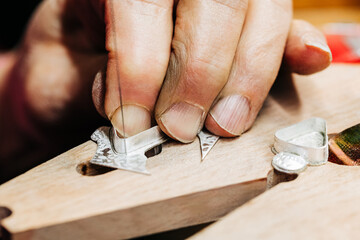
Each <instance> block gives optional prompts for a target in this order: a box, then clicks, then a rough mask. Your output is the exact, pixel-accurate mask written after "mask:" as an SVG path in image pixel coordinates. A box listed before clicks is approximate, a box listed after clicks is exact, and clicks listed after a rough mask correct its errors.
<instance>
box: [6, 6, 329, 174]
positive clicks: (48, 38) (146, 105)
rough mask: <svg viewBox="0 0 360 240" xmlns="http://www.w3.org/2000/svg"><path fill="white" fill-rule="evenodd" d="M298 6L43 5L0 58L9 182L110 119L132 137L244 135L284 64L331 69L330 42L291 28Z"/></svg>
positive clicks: (302, 25)
mask: <svg viewBox="0 0 360 240" xmlns="http://www.w3.org/2000/svg"><path fill="white" fill-rule="evenodd" d="M291 5H292V4H291V1H289V0H210V1H209V0H180V1H175V2H173V1H172V0H160V1H159V0H158V1H152V0H147V1H145V0H132V1H131V0H127V1H113V2H110V1H106V0H46V1H44V2H43V3H42V4H41V5H40V6H39V8H38V9H37V11H36V13H35V14H34V16H33V18H32V20H31V22H30V23H29V26H28V28H27V31H26V35H25V36H24V39H23V41H22V44H21V45H20V46H19V48H18V49H17V50H16V52H13V53H10V54H7V55H3V56H1V57H0V64H1V60H3V62H5V63H4V64H3V65H2V71H0V97H1V99H0V116H1V120H0V121H1V122H0V130H1V133H2V136H1V138H0V169H1V170H0V171H1V172H0V176H5V177H4V179H5V178H8V177H9V176H14V175H16V174H17V173H18V172H21V171H23V170H25V169H27V168H29V167H31V166H33V165H34V164H38V163H39V162H40V161H42V160H44V159H46V158H49V157H50V156H51V155H52V156H53V155H56V154H58V153H60V152H61V151H63V150H64V149H66V148H69V147H70V146H73V145H74V144H78V143H79V142H81V141H83V140H84V139H87V138H88V137H89V135H90V134H91V132H92V131H93V130H94V129H95V128H96V127H98V126H100V125H102V124H107V123H108V122H109V120H110V121H111V123H112V124H113V125H114V126H115V128H116V129H117V130H118V132H119V134H120V135H123V136H130V135H134V134H136V133H138V132H141V131H143V130H145V129H147V128H149V127H151V125H153V124H155V123H157V124H159V126H160V127H161V128H162V130H163V131H164V132H165V133H166V134H168V135H169V136H170V137H172V138H174V139H176V140H178V141H181V142H191V141H193V140H194V138H195V136H196V134H197V132H198V131H199V129H201V128H202V127H203V126H204V125H205V127H206V128H207V129H208V130H209V131H211V132H213V133H215V134H217V135H220V136H224V137H233V136H239V135H241V134H242V133H243V132H244V131H246V130H248V129H249V128H250V127H251V125H252V124H253V122H254V121H255V118H256V116H257V114H258V112H259V110H260V108H261V106H262V104H263V102H264V100H265V98H266V96H267V94H268V92H269V90H270V87H271V86H272V84H273V82H274V81H275V78H276V76H277V74H278V71H279V68H280V65H281V63H282V61H283V60H284V61H285V62H286V64H287V68H288V69H289V70H292V71H294V72H296V73H300V74H311V73H314V72H317V71H320V70H322V69H324V68H326V67H327V66H328V65H329V63H330V61H331V53H330V50H329V48H328V47H327V45H326V41H325V38H324V36H323V35H322V34H321V33H320V32H319V31H318V30H316V29H315V28H314V27H313V26H312V25H310V24H309V23H307V22H304V21H299V20H292V10H291V8H292V6H291ZM174 20H175V21H174ZM0 67H1V65H0ZM118 79H121V89H122V95H123V103H124V111H125V114H124V115H125V116H124V119H125V120H124V126H125V132H124V131H123V128H122V126H123V123H122V117H121V111H119V106H120V102H119V92H118ZM93 103H94V104H93ZM96 110H97V111H96ZM100 115H101V116H103V117H104V118H102V117H100ZM6 176H7V177H6ZM0 181H1V179H0Z"/></svg>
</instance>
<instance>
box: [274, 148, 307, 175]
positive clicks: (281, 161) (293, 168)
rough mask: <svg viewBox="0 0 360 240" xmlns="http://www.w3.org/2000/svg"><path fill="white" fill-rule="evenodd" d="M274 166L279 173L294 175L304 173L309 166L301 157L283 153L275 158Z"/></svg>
mask: <svg viewBox="0 0 360 240" xmlns="http://www.w3.org/2000/svg"><path fill="white" fill-rule="evenodd" d="M272 165H273V167H274V168H275V169H276V170H278V171H279V172H283V173H290V174H293V173H300V172H302V171H304V170H305V169H306V167H307V165H308V161H306V160H305V159H304V158H303V157H301V156H299V155H296V154H293V153H287V152H281V153H279V154H276V155H275V156H274V158H273V160H272Z"/></svg>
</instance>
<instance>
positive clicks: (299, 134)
mask: <svg viewBox="0 0 360 240" xmlns="http://www.w3.org/2000/svg"><path fill="white" fill-rule="evenodd" d="M274 150H275V151H276V152H277V153H280V152H288V153H294V154H296V155H299V156H302V157H303V158H304V159H306V160H307V161H308V162H309V165H321V164H324V163H326V162H327V160H328V154H329V151H328V136H327V127H326V121H325V120H324V119H321V118H310V119H308V120H305V121H302V122H300V123H297V124H294V125H291V126H289V127H286V128H283V129H280V130H279V131H277V132H276V133H275V143H274Z"/></svg>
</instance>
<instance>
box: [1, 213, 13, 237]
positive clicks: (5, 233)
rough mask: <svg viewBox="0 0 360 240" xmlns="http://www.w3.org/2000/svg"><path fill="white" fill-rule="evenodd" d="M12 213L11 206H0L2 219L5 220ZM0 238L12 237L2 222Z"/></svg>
mask: <svg viewBox="0 0 360 240" xmlns="http://www.w3.org/2000/svg"><path fill="white" fill-rule="evenodd" d="M11 214H12V212H11V210H10V209H9V208H7V207H1V206H0V221H1V220H3V219H4V218H7V217H9V216H10V215H11ZM0 239H2V240H6V239H10V234H9V232H8V231H7V230H6V229H5V228H3V227H2V226H1V224H0Z"/></svg>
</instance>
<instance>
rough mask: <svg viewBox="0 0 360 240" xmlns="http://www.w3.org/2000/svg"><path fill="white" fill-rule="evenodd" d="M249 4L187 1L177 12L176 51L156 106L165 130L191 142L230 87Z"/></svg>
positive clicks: (202, 0)
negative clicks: (221, 93) (224, 88)
mask: <svg viewBox="0 0 360 240" xmlns="http://www.w3.org/2000/svg"><path fill="white" fill-rule="evenodd" d="M246 8H247V1H245V0H241V1H239V0H228V1H218V0H183V1H180V2H179V5H178V8H177V16H176V24H175V33H174V39H173V42H172V48H173V52H172V54H171V58H170V64H169V70H168V74H167V76H166V79H165V82H164V86H163V88H162V90H161V93H160V97H159V100H158V103H157V105H156V110H155V113H156V120H157V122H158V124H159V125H160V127H161V128H162V130H163V131H164V132H166V133H167V134H168V135H169V136H171V137H172V138H175V139H177V140H179V141H181V142H190V141H192V140H193V139H194V138H195V137H196V134H197V133H198V132H199V130H200V129H201V127H202V125H203V122H204V119H205V116H206V114H207V112H208V110H209V108H210V106H211V104H212V102H213V100H214V99H215V98H216V96H217V95H218V93H219V92H220V90H221V89H222V88H223V86H224V85H225V83H226V81H227V78H228V75H229V71H230V67H231V63H232V60H233V58H234V54H235V50H236V46H237V43H238V41H239V37H240V32H241V28H242V25H243V21H244V16H245V11H246Z"/></svg>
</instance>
